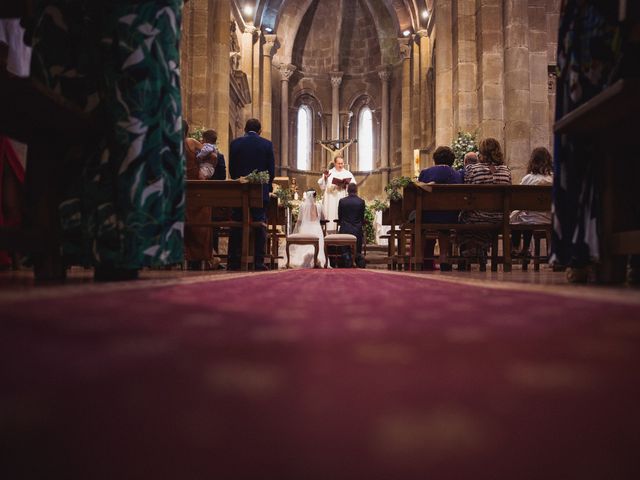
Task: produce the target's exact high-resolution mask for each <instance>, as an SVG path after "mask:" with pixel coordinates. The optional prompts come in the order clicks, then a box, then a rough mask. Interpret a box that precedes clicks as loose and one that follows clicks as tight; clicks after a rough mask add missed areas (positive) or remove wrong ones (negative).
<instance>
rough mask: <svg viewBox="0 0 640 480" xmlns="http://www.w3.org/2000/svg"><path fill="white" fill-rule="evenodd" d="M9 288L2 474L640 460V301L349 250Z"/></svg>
mask: <svg viewBox="0 0 640 480" xmlns="http://www.w3.org/2000/svg"><path fill="white" fill-rule="evenodd" d="M0 308H1V309H2V320H0V365H1V366H0V369H1V370H0V371H1V373H0V384H1V385H2V393H1V396H0V464H1V465H3V467H2V470H3V471H4V472H5V473H4V474H3V475H2V478H7V479H19V478H29V479H31V478H39V479H44V478H65V479H130V478H136V479H137V478H149V479H158V478H161V479H165V478H166V479H196V478H197V479H200V478H202V479H224V480H227V479H235V478H246V479H256V480H259V479H260V480H261V479H305V480H306V479H331V480H334V479H381V480H382V479H427V478H433V479H467V478H468V479H551V478H553V479H555V478H558V479H560V478H562V479H627V478H628V479H637V478H640V460H639V459H640V455H638V452H639V451H640V410H639V409H638V405H639V401H640V369H639V368H638V367H639V366H640V308H638V305H634V304H632V303H613V302H607V301H602V300H589V299H577V298H571V297H568V296H561V295H550V294H544V293H540V292H527V291H523V290H509V289H500V290H497V289H492V288H486V287H483V286H470V285H457V284H454V283H452V282H447V281H440V280H437V279H434V278H433V277H421V278H415V277H411V276H406V275H394V274H387V273H381V272H371V271H360V270H357V271H356V270H331V271H289V272H281V273H270V274H254V275H251V276H245V277H242V278H229V277H226V278H225V277H219V279H216V280H212V281H200V282H193V283H186V284H180V285H165V286H162V285H158V286H156V287H155V288H140V287H137V288H131V289H120V290H117V291H112V292H108V293H105V292H101V291H98V290H97V289H96V290H93V291H90V292H89V293H86V292H85V293H84V294H78V295H67V296H61V297H59V298H41V299H39V300H34V299H33V298H31V299H29V300H28V301H27V300H24V301H11V302H6V303H3V304H2V305H1V306H0Z"/></svg>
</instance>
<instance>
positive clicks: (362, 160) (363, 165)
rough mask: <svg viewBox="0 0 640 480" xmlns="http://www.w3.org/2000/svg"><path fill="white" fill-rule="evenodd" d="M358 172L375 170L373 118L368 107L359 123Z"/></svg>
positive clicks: (364, 109)
mask: <svg viewBox="0 0 640 480" xmlns="http://www.w3.org/2000/svg"><path fill="white" fill-rule="evenodd" d="M358 170H362V171H370V170H373V116H372V115H371V109H370V108H369V107H366V106H365V107H363V108H362V110H360V119H359V121H358Z"/></svg>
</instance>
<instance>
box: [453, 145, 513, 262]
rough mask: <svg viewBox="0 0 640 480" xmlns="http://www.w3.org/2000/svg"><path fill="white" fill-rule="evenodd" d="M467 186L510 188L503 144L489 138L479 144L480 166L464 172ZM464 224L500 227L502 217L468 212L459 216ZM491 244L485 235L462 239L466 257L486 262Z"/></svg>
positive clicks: (469, 166)
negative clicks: (506, 186) (486, 224)
mask: <svg viewBox="0 0 640 480" xmlns="http://www.w3.org/2000/svg"><path fill="white" fill-rule="evenodd" d="M464 183H470V184H507V185H510V184H511V170H509V167H507V166H506V165H505V164H504V156H503V154H502V147H501V146H500V142H498V140H496V139H495V138H486V139H484V140H482V141H481V142H480V147H479V152H478V163H475V164H470V165H467V166H466V167H465V169H464ZM460 221H461V222H462V223H501V222H502V213H499V212H483V211H478V210H467V211H463V212H462V213H461V214H460ZM490 244H491V236H490V235H489V234H487V233H484V232H473V233H466V234H465V235H464V236H463V237H462V239H461V247H460V248H461V251H462V254H463V255H464V256H467V257H473V256H477V257H480V258H481V261H482V259H486V257H487V250H488V248H489V245H490Z"/></svg>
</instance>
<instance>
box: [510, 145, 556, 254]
mask: <svg viewBox="0 0 640 480" xmlns="http://www.w3.org/2000/svg"><path fill="white" fill-rule="evenodd" d="M552 184H553V165H552V163H551V154H550V153H549V150H547V149H546V148H544V147H538V148H536V149H534V150H533V152H531V158H530V159H529V164H528V165H527V174H526V175H525V176H524V177H522V180H521V181H520V185H552ZM509 222H510V223H511V224H513V225H523V224H524V225H526V224H541V223H549V224H550V223H551V212H530V211H527V210H514V211H513V212H511V217H510V219H509ZM531 236H532V232H530V231H527V232H520V231H514V232H512V233H511V245H512V246H513V252H514V255H518V254H519V255H527V254H528V253H529V245H530V243H531ZM521 239H523V240H524V242H523V245H522V250H520V251H518V250H519V249H520V241H521Z"/></svg>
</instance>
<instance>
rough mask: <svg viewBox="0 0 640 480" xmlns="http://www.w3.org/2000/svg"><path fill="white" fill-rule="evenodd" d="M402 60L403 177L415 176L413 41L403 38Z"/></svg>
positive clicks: (401, 42)
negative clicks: (412, 101) (412, 85)
mask: <svg viewBox="0 0 640 480" xmlns="http://www.w3.org/2000/svg"><path fill="white" fill-rule="evenodd" d="M398 41H399V43H400V58H401V59H402V122H401V132H402V138H401V142H400V150H401V158H402V175H403V176H407V177H411V176H412V175H413V146H412V144H411V137H412V135H411V133H412V132H411V43H410V42H411V40H410V39H408V38H401V39H399V40H398Z"/></svg>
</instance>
